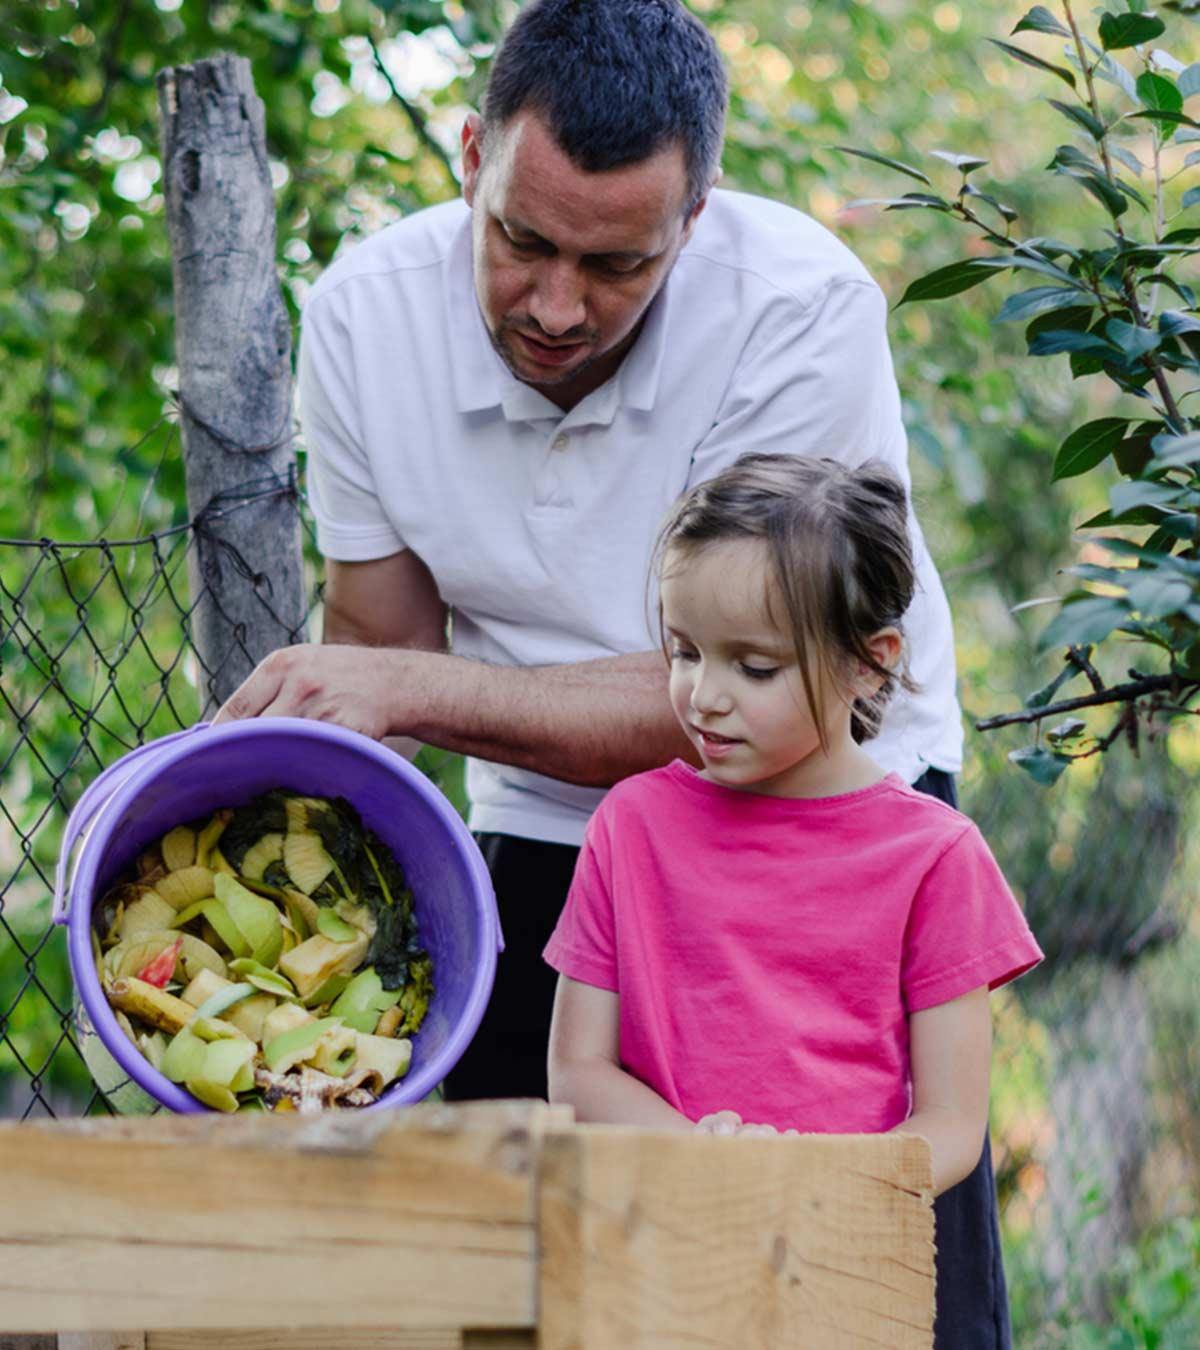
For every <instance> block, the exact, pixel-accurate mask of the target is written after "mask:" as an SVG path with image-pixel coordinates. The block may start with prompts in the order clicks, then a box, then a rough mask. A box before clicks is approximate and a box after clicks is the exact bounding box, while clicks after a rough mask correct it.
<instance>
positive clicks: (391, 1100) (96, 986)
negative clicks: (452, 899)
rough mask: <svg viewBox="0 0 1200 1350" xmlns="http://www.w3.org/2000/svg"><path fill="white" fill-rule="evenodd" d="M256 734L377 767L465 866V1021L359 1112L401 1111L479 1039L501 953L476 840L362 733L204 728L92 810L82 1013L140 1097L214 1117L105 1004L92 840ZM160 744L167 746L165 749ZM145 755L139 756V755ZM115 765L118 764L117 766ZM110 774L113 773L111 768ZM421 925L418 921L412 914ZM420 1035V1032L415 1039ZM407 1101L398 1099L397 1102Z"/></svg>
mask: <svg viewBox="0 0 1200 1350" xmlns="http://www.w3.org/2000/svg"><path fill="white" fill-rule="evenodd" d="M251 734H254V735H255V736H265V737H267V738H268V739H269V738H273V737H285V736H287V737H296V736H299V737H300V738H302V739H309V740H314V741H317V742H323V743H326V744H328V743H330V742H335V743H340V744H341V745H343V746H344V747H346V748H348V749H351V750H353V751H355V752H356V753H360V754H364V755H366V756H368V757H369V758H371V759H373V760H374V761H375V762H376V763H377V764H378V765H379V766H380V767H381V768H383V769H385V770H387V771H388V772H390V773H392V774H394V775H395V776H396V777H398V778H400V779H401V780H402V781H403V782H404V783H405V785H406V786H407V787H408V788H410V789H411V790H413V791H414V792H415V793H416V794H417V795H418V796H419V797H421V798H422V799H423V801H424V802H425V804H426V805H427V806H429V807H430V808H431V809H432V810H433V811H434V813H435V815H437V816H438V817H439V818H440V820H441V823H442V824H443V825H444V826H445V827H446V830H447V833H448V835H449V837H450V839H451V842H452V843H453V845H454V848H455V851H456V852H457V854H458V855H459V858H460V860H461V861H462V862H463V863H464V864H465V867H466V870H467V873H468V876H469V879H470V883H471V890H472V894H473V896H474V899H475V906H476V910H477V912H478V914H479V917H480V919H481V920H482V924H481V929H482V931H481V941H480V959H479V961H478V963H477V964H476V968H475V970H474V972H473V976H472V980H471V985H470V989H469V991H468V994H467V1000H466V1004H465V1007H464V1010H463V1014H462V1016H461V1017H460V1018H459V1019H458V1021H457V1022H456V1024H455V1026H454V1028H453V1029H452V1031H451V1033H450V1035H449V1036H448V1037H447V1040H446V1042H445V1043H444V1044H443V1045H442V1046H441V1048H440V1049H439V1050H438V1051H437V1052H436V1054H435V1055H434V1056H433V1057H432V1058H431V1059H430V1060H429V1062H428V1063H427V1064H424V1065H422V1066H421V1068H420V1069H419V1070H418V1071H417V1072H416V1073H415V1074H414V1075H412V1076H411V1077H405V1078H402V1079H400V1080H399V1081H398V1082H397V1083H394V1084H392V1085H391V1087H390V1088H389V1089H387V1090H385V1092H384V1094H383V1095H382V1096H381V1097H380V1098H379V1100H378V1101H375V1102H372V1103H371V1105H370V1106H365V1107H360V1108H357V1109H359V1110H364V1111H373V1110H378V1109H380V1108H386V1107H389V1106H401V1105H407V1104H409V1103H410V1102H413V1101H419V1100H420V1099H421V1098H422V1097H424V1096H427V1095H428V1093H429V1092H430V1091H432V1090H433V1088H434V1087H436V1086H437V1084H438V1083H439V1082H441V1081H442V1079H443V1078H444V1077H445V1075H446V1074H447V1073H448V1072H449V1071H450V1069H451V1068H452V1067H453V1065H454V1064H456V1063H457V1062H458V1060H459V1058H460V1057H461V1056H462V1053H463V1051H464V1050H466V1048H467V1046H468V1045H469V1044H470V1042H471V1040H472V1039H473V1037H474V1035H475V1032H476V1031H477V1030H478V1027H479V1023H480V1021H481V1020H482V1017H483V1013H484V1010H485V1008H486V1006H487V1003H488V1000H489V999H490V997H491V991H492V986H493V983H494V981H495V974H496V961H497V954H498V952H499V951H500V950H501V949H502V948H503V939H502V937H501V932H500V920H499V914H498V912H497V909H496V900H495V891H494V888H493V886H492V879H491V875H490V874H489V872H488V870H487V865H486V863H485V862H484V860H483V855H482V854H481V853H480V851H479V847H478V845H477V844H476V842H475V840H474V838H473V837H472V835H471V832H470V830H468V828H467V826H466V824H465V823H464V822H463V820H462V817H461V816H460V815H459V814H458V812H457V811H456V810H455V809H454V807H453V806H452V805H451V803H450V801H449V800H448V799H447V797H446V796H445V794H444V793H443V792H442V791H441V790H440V789H439V788H438V787H437V786H436V785H435V784H434V783H433V782H431V781H430V779H428V778H427V777H426V776H425V775H424V774H423V773H422V772H421V771H420V770H419V769H417V768H415V767H414V766H413V765H411V764H410V763H409V762H408V760H407V759H405V758H404V757H403V756H402V755H400V754H398V753H397V752H396V751H394V750H389V749H387V748H386V747H384V746H383V745H381V744H379V742H378V741H375V740H373V739H372V738H371V737H369V736H365V735H363V734H362V733H361V732H357V731H351V730H350V729H349V728H346V727H340V726H336V725H334V724H333V723H328V722H318V721H315V720H312V719H309V718H303V717H270V718H254V719H247V720H242V721H236V722H227V723H222V724H221V725H219V726H208V727H207V728H206V729H205V730H203V731H202V732H201V733H200V734H199V735H197V736H194V737H182V738H181V737H178V736H168V737H163V738H161V739H162V740H163V741H164V744H163V746H162V748H161V750H160V751H159V752H158V753H157V754H154V753H151V754H145V755H144V756H143V758H144V760H145V763H144V764H140V765H139V766H138V767H137V768H136V769H135V770H134V771H132V772H131V773H130V775H129V777H128V778H126V779H125V780H124V781H122V782H120V783H119V784H118V785H117V786H116V787H115V788H114V789H113V792H112V794H111V796H110V797H109V798H108V799H107V800H106V801H105V802H104V803H103V805H102V806H101V807H100V808H99V809H98V810H97V812H96V816H95V819H94V822H93V828H91V829H89V830H88V832H87V835H86V837H85V838H84V840H83V842H82V843H81V844H80V846H79V853H78V857H77V858H76V861H75V866H74V869H73V872H72V875H71V882H70V890H71V905H70V911H69V914H68V916H67V923H66V927H67V955H68V960H69V962H70V966H71V974H72V977H73V979H74V981H75V987H76V989H77V991H78V993H79V997H80V1000H81V1002H82V1003H83V1006H84V1007H85V1008H86V1009H87V1012H88V1015H89V1017H90V1019H91V1023H92V1026H93V1028H94V1029H95V1032H96V1034H97V1035H98V1036H99V1037H100V1039H101V1041H102V1042H103V1044H104V1046H105V1048H106V1049H107V1050H108V1051H109V1053H110V1054H111V1055H112V1056H113V1058H114V1059H116V1061H117V1063H118V1064H119V1065H120V1066H121V1068H122V1069H123V1070H124V1071H125V1072H126V1073H127V1074H128V1075H129V1077H130V1078H131V1079H133V1081H134V1082H136V1083H137V1084H138V1085H139V1086H140V1087H142V1088H144V1089H145V1090H146V1091H147V1092H148V1093H149V1094H150V1095H151V1096H153V1097H154V1098H155V1099H156V1100H157V1101H160V1102H162V1104H163V1105H164V1106H167V1107H169V1108H170V1109H171V1110H173V1111H176V1112H179V1113H182V1114H194V1113H201V1112H210V1111H211V1110H212V1108H210V1107H208V1106H206V1105H205V1104H204V1103H203V1102H200V1101H199V1100H198V1099H197V1098H195V1097H193V1096H192V1094H191V1093H190V1092H187V1091H186V1090H185V1089H184V1088H183V1087H181V1086H179V1085H178V1084H175V1083H172V1082H171V1081H170V1079H168V1078H166V1077H165V1076H164V1075H163V1074H162V1073H160V1072H159V1070H158V1069H156V1068H155V1067H154V1066H153V1065H152V1064H151V1063H150V1061H149V1060H148V1059H146V1058H145V1056H144V1055H143V1054H142V1053H141V1051H139V1050H138V1048H137V1047H136V1046H135V1045H134V1044H133V1043H132V1041H130V1040H129V1038H128V1037H127V1036H126V1035H125V1033H124V1032H123V1031H122V1030H121V1027H120V1024H119V1023H118V1022H117V1020H116V1016H115V1014H114V1012H113V1010H112V1008H111V1007H110V1006H109V1003H108V1000H107V999H106V998H105V997H104V993H103V990H102V988H101V985H100V980H99V977H98V976H97V974H96V968H95V963H94V960H93V957H92V947H91V926H92V908H93V904H94V900H95V894H94V893H95V890H96V885H97V882H98V874H99V868H100V860H99V857H98V856H97V841H98V840H99V839H101V838H106V837H107V831H106V830H104V829H102V828H98V827H100V826H101V825H102V822H103V821H104V820H106V819H113V818H116V817H119V816H120V815H121V814H122V813H123V812H124V810H125V809H126V808H127V807H128V806H129V805H130V804H131V803H132V802H133V801H134V800H136V798H137V797H138V796H139V795H140V793H141V791H142V790H143V788H144V787H145V786H146V785H147V784H148V783H149V782H150V781H151V780H152V779H153V778H155V777H157V775H158V774H160V773H161V772H163V771H164V770H165V769H169V768H173V767H174V766H175V765H176V764H178V763H180V762H181V761H186V760H187V759H189V758H190V757H192V756H193V755H197V754H201V753H203V752H204V751H205V749H206V747H209V746H211V745H212V743H213V740H214V739H235V738H238V739H240V738H242V737H246V736H248V735H251ZM165 742H170V743H169V744H167V743H165ZM139 749H144V747H139ZM117 762H118V763H119V762H120V761H117ZM110 767H111V766H110ZM77 887H79V888H80V889H81V890H82V889H87V890H89V891H91V892H92V893H93V894H92V896H91V898H90V899H89V901H88V902H87V903H86V904H84V903H76V901H75V894H74V893H75V890H76V888H77ZM418 918H419V915H418ZM418 1034H419V1033H418ZM401 1095H402V1096H403V1100H400V1099H399V1098H400V1097H401Z"/></svg>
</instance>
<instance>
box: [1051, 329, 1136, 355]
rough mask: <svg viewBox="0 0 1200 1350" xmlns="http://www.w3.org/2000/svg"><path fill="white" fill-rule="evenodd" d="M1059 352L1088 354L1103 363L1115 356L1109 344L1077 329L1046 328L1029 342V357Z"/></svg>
mask: <svg viewBox="0 0 1200 1350" xmlns="http://www.w3.org/2000/svg"><path fill="white" fill-rule="evenodd" d="M1060 352H1090V353H1092V355H1094V356H1098V357H1100V358H1101V359H1102V360H1105V361H1111V360H1112V359H1113V358H1114V357H1115V356H1116V354H1117V353H1116V350H1115V349H1114V347H1113V345H1112V343H1111V342H1105V340H1104V339H1103V338H1100V337H1097V336H1096V335H1095V334H1094V333H1081V332H1079V331H1078V330H1077V329H1075V330H1073V329H1069V328H1048V329H1046V330H1045V331H1044V332H1041V333H1038V334H1037V335H1036V336H1035V337H1032V338H1030V340H1029V355H1030V356H1057V355H1058V354H1059V353H1060Z"/></svg>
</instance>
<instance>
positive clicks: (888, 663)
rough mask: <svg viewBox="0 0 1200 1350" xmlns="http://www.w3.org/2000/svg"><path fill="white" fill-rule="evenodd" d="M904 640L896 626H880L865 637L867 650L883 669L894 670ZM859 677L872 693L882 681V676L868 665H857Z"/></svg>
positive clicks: (898, 660)
mask: <svg viewBox="0 0 1200 1350" xmlns="http://www.w3.org/2000/svg"><path fill="white" fill-rule="evenodd" d="M903 645H904V640H903V639H902V638H901V636H900V630H899V629H898V628H881V629H880V630H879V632H878V633H875V634H873V635H872V636H871V637H870V638H868V639H867V651H869V652H870V653H871V655H872V657H874V659H875V660H876V661H877V662H878V663H879V664H880V665H881V666H883V667H884V668H885V669H887V670H895V669H896V667H897V666H898V665H899V664H900V652H901V649H902V647H903ZM859 678H860V679H861V680H862V681H863V682H864V683H865V684H866V685H867V686H868V692H869V693H870V694H874V693H875V692H876V690H877V689H878V688H879V686H880V685H881V684H882V683H883V678H882V677H881V676H880V675H878V674H876V672H875V671H873V670H872V669H871V668H870V666H860V667H859Z"/></svg>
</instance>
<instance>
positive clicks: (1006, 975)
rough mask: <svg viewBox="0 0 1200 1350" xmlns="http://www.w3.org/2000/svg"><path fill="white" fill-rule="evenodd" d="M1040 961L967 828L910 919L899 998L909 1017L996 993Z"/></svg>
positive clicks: (985, 852) (991, 863) (936, 868)
mask: <svg viewBox="0 0 1200 1350" xmlns="http://www.w3.org/2000/svg"><path fill="white" fill-rule="evenodd" d="M1041 959H1042V952H1041V949H1040V948H1039V947H1038V944H1037V942H1036V941H1035V939H1034V936H1033V934H1032V933H1031V932H1030V930H1029V925H1028V924H1027V923H1026V922H1025V916H1024V914H1022V912H1021V909H1020V906H1019V905H1018V904H1017V901H1016V898H1015V897H1014V896H1013V893H1012V891H1010V890H1009V888H1008V883H1007V882H1006V881H1005V880H1004V877H1003V875H1002V873H1001V871H1000V868H999V867H998V866H997V864H996V860H995V858H993V857H992V853H991V850H990V849H989V848H988V846H987V844H985V843H984V841H983V837H982V836H981V835H980V833H979V831H978V829H977V828H976V827H975V826H974V825H973V824H968V825H967V827H966V828H965V829H964V830H963V831H962V833H961V834H960V835H959V836H958V838H957V839H956V840H955V841H954V842H953V843H952V844H951V845H950V847H949V848H947V849H946V850H945V851H944V852H943V853H942V854H941V856H940V857H939V858H938V860H937V861H936V862H935V863H934V864H933V866H932V867H931V868H930V869H929V871H928V872H927V873H926V875H925V877H924V879H923V880H922V882H921V886H920V889H919V890H918V892H917V896H916V899H915V901H914V903H913V907H912V910H911V912H910V914H909V920H908V927H907V929H906V932H905V941H904V956H903V962H902V966H901V992H902V994H903V996H904V1004H905V1007H906V1008H907V1009H908V1011H909V1012H910V1013H913V1012H920V1011H921V1010H922V1009H924V1008H932V1007H935V1006H936V1005H937V1004H939V1003H948V1002H949V1001H950V1000H951V999H955V998H959V997H960V996H961V995H963V994H966V993H969V992H970V991H971V990H972V989H978V988H979V987H980V986H982V985H985V984H986V985H987V986H988V988H989V989H996V988H998V987H999V986H1000V985H1002V984H1007V983H1008V981H1009V980H1015V979H1016V978H1017V976H1018V975H1023V974H1024V973H1025V972H1026V971H1027V970H1029V969H1031V968H1032V967H1033V966H1035V965H1037V963H1038V962H1039V961H1040V960H1041Z"/></svg>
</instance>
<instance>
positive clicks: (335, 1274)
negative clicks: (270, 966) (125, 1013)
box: [0, 1102, 564, 1334]
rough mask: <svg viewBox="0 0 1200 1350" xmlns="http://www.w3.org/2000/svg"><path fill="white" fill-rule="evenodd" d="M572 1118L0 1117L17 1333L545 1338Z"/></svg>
mask: <svg viewBox="0 0 1200 1350" xmlns="http://www.w3.org/2000/svg"><path fill="white" fill-rule="evenodd" d="M563 1118H564V1117H563V1116H562V1114H561V1113H555V1112H554V1111H552V1109H551V1108H548V1107H547V1106H546V1105H545V1104H544V1103H543V1104H538V1103H529V1102H524V1103H522V1102H505V1103H479V1104H474V1105H469V1106H447V1105H433V1106H427V1107H414V1108H410V1109H408V1110H396V1111H376V1112H363V1113H351V1112H345V1113H337V1114H332V1113H331V1114H327V1115H323V1116H319V1117H314V1118H307V1119H304V1118H299V1117H296V1118H292V1119H289V1118H287V1117H285V1116H258V1117H253V1116H246V1117H218V1116H215V1115H206V1116H197V1117H192V1118H183V1117H174V1118H171V1119H165V1120H164V1119H162V1118H161V1117H156V1118H153V1119H149V1120H145V1119H143V1120H107V1121H106V1120H83V1121H68V1122H52V1123H46V1124H22V1125H16V1124H8V1125H4V1124H0V1188H2V1189H0V1193H2V1194H3V1195H4V1200H5V1203H4V1205H3V1206H2V1207H0V1326H4V1327H7V1328H10V1329H11V1330H13V1331H25V1330H34V1329H41V1330H44V1329H45V1328H46V1327H47V1326H54V1327H56V1328H57V1329H58V1330H59V1331H82V1330H91V1329H104V1328H107V1327H113V1326H122V1325H123V1326H128V1325H129V1324H130V1323H131V1322H132V1323H134V1325H140V1326H144V1327H154V1328H158V1329H160V1330H163V1331H165V1330H171V1329H182V1328H207V1327H212V1328H217V1327H228V1326H230V1325H233V1326H237V1327H240V1328H244V1329H256V1328H257V1329H263V1330H268V1329H276V1328H278V1327H279V1326H280V1324H281V1323H287V1324H291V1325H295V1326H304V1327H321V1326H336V1327H339V1328H363V1327H376V1326H378V1327H396V1326H402V1327H413V1328H420V1329H423V1330H432V1329H436V1328H454V1329H458V1328H461V1327H463V1326H482V1327H494V1328H499V1329H503V1328H525V1329H529V1328H531V1327H533V1325H534V1322H535V1312H536V1253H537V1242H536V1200H535V1185H534V1179H535V1175H536V1161H537V1155H538V1148H539V1140H540V1135H541V1132H542V1129H543V1128H544V1126H545V1124H546V1122H548V1121H553V1120H558V1121H562V1120H563ZM339 1334H340V1333H339Z"/></svg>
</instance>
